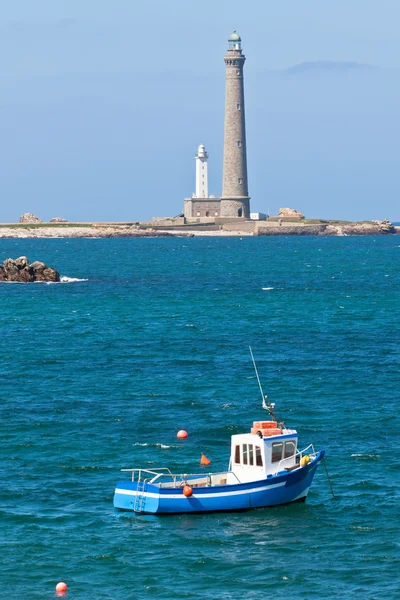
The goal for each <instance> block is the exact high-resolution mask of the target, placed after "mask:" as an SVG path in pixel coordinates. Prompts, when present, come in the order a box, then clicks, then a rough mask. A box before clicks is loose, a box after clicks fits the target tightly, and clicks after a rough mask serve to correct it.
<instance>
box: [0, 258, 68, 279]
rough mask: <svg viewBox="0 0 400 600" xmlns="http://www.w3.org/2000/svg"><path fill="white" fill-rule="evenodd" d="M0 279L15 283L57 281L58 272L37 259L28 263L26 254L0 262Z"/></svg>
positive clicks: (58, 277)
mask: <svg viewBox="0 0 400 600" xmlns="http://www.w3.org/2000/svg"><path fill="white" fill-rule="evenodd" d="M0 281H14V282H17V283H32V282H34V281H44V282H47V281H51V282H57V281H60V274H59V272H58V271H56V270H55V269H52V268H51V267H47V266H46V265H45V264H44V263H42V262H39V261H36V262H33V263H32V264H31V265H30V264H29V261H28V259H27V257H26V256H20V257H19V258H16V259H12V258H7V259H6V260H5V261H4V263H3V264H0Z"/></svg>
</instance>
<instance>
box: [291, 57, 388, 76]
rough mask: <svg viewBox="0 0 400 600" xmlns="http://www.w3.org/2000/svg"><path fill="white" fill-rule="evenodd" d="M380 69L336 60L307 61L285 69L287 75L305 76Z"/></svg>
mask: <svg viewBox="0 0 400 600" xmlns="http://www.w3.org/2000/svg"><path fill="white" fill-rule="evenodd" d="M377 70H378V67H375V66H373V65H369V64H364V63H358V62H351V61H343V62H341V61H334V60H317V61H306V62H302V63H299V64H297V65H293V66H292V67H289V68H288V69H285V71H284V74H285V75H303V74H324V73H327V74H335V73H345V72H348V71H364V72H365V71H377Z"/></svg>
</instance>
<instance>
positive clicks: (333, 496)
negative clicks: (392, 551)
mask: <svg viewBox="0 0 400 600" xmlns="http://www.w3.org/2000/svg"><path fill="white" fill-rule="evenodd" d="M322 462H323V464H324V469H325V473H326V476H327V478H328V483H329V487H330V488H331V494H332V498H335V494H334V493H333V488H332V483H331V478H330V477H329V473H328V469H327V468H326V464H325V456H324V457H323V459H322Z"/></svg>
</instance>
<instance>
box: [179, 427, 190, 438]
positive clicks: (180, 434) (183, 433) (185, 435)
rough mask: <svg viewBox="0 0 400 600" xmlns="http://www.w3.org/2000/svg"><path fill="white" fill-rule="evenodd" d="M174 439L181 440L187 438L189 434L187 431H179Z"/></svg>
mask: <svg viewBox="0 0 400 600" xmlns="http://www.w3.org/2000/svg"><path fill="white" fill-rule="evenodd" d="M176 437H178V438H180V439H181V440H183V439H185V438H187V437H189V434H188V432H187V431H185V430H184V429H181V430H180V431H178V433H177V434H176Z"/></svg>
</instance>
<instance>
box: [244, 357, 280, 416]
mask: <svg viewBox="0 0 400 600" xmlns="http://www.w3.org/2000/svg"><path fill="white" fill-rule="evenodd" d="M249 350H250V354H251V360H252V361H253V365H254V370H255V372H256V377H257V381H258V387H259V388H260V392H261V398H262V407H263V408H264V409H265V410H267V411H268V412H269V414H270V417H271V418H272V419H273V420H274V421H276V417H275V413H274V407H275V404H273V403H272V402H270V401H269V398H268V396H267V394H264V392H263V389H262V385H261V381H260V377H259V375H258V370H257V365H256V361H255V360H254V355H253V351H252V349H251V346H249ZM266 401H267V402H266Z"/></svg>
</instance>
